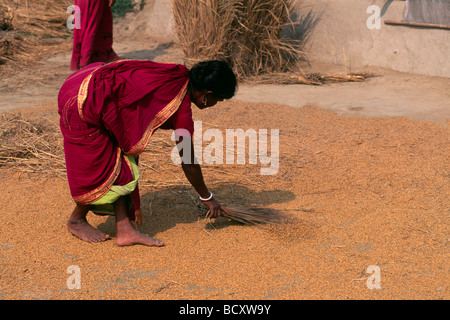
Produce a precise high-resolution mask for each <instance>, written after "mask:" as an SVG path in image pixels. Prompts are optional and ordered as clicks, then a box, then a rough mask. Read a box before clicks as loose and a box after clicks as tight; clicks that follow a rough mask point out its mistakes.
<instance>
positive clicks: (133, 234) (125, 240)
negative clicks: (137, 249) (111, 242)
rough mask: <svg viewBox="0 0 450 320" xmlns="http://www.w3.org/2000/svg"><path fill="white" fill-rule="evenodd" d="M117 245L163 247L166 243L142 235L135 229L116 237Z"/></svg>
mask: <svg viewBox="0 0 450 320" xmlns="http://www.w3.org/2000/svg"><path fill="white" fill-rule="evenodd" d="M116 244H117V245H119V246H131V245H134V244H143V245H145V246H150V247H162V246H164V242H162V241H161V240H158V239H155V238H152V237H150V236H148V235H146V234H144V233H141V232H139V231H137V230H135V229H133V230H127V232H122V233H120V235H119V234H118V235H117V237H116Z"/></svg>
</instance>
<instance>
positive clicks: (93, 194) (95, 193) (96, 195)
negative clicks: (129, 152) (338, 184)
mask: <svg viewBox="0 0 450 320" xmlns="http://www.w3.org/2000/svg"><path fill="white" fill-rule="evenodd" d="M121 166H122V150H121V149H120V148H117V152H116V165H115V166H114V170H113V172H112V173H111V175H110V176H109V177H108V178H107V179H106V181H105V182H104V183H103V184H102V185H100V186H99V187H97V188H95V189H94V190H92V191H89V192H88V193H85V194H83V195H81V196H78V197H73V200H74V201H75V202H77V203H81V204H90V203H92V202H94V201H95V200H97V199H100V198H101V197H103V196H104V195H105V194H106V193H107V192H108V191H109V189H111V186H112V185H113V184H114V181H116V179H117V177H118V176H119V174H120V169H121Z"/></svg>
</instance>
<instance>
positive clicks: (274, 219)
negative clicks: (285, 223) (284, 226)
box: [222, 205, 283, 225]
mask: <svg viewBox="0 0 450 320" xmlns="http://www.w3.org/2000/svg"><path fill="white" fill-rule="evenodd" d="M225 208H226V210H227V212H228V213H227V212H225V211H222V215H223V216H224V217H226V218H229V219H232V220H235V221H238V222H241V223H244V224H249V225H256V224H273V223H279V222H281V221H282V220H283V214H282V213H281V212H280V211H278V210H275V209H270V208H259V207H250V206H238V205H228V206H225Z"/></svg>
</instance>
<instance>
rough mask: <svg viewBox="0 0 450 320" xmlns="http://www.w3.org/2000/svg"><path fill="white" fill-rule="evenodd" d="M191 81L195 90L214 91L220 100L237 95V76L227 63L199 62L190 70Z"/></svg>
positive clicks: (218, 61) (217, 61)
mask: <svg viewBox="0 0 450 320" xmlns="http://www.w3.org/2000/svg"><path fill="white" fill-rule="evenodd" d="M189 79H190V83H191V86H192V87H193V88H194V89H195V90H197V91H201V90H207V91H212V92H213V96H214V97H215V98H218V99H231V98H232V97H233V96H234V94H235V93H236V89H237V79H236V75H235V74H234V72H233V70H232V69H231V67H230V66H229V65H228V63H226V62H225V61H221V60H208V61H202V62H199V63H197V64H196V65H194V66H193V67H192V68H191V70H189Z"/></svg>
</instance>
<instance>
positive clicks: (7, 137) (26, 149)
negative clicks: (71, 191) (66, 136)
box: [0, 113, 65, 175]
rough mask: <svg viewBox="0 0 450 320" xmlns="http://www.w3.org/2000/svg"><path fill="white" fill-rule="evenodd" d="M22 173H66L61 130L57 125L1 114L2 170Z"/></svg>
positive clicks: (10, 114) (46, 120)
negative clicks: (6, 169)
mask: <svg viewBox="0 0 450 320" xmlns="http://www.w3.org/2000/svg"><path fill="white" fill-rule="evenodd" d="M3 166H9V167H11V166H14V167H15V168H16V169H19V170H20V171H22V172H41V173H46V174H52V175H60V174H61V175H62V174H65V163H64V153H63V147H62V139H61V137H60V133H59V128H58V126H57V124H55V123H54V122H52V121H50V120H48V119H45V118H42V119H36V120H33V119H27V118H25V117H24V116H23V115H22V114H20V113H4V114H1V115H0V167H3Z"/></svg>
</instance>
